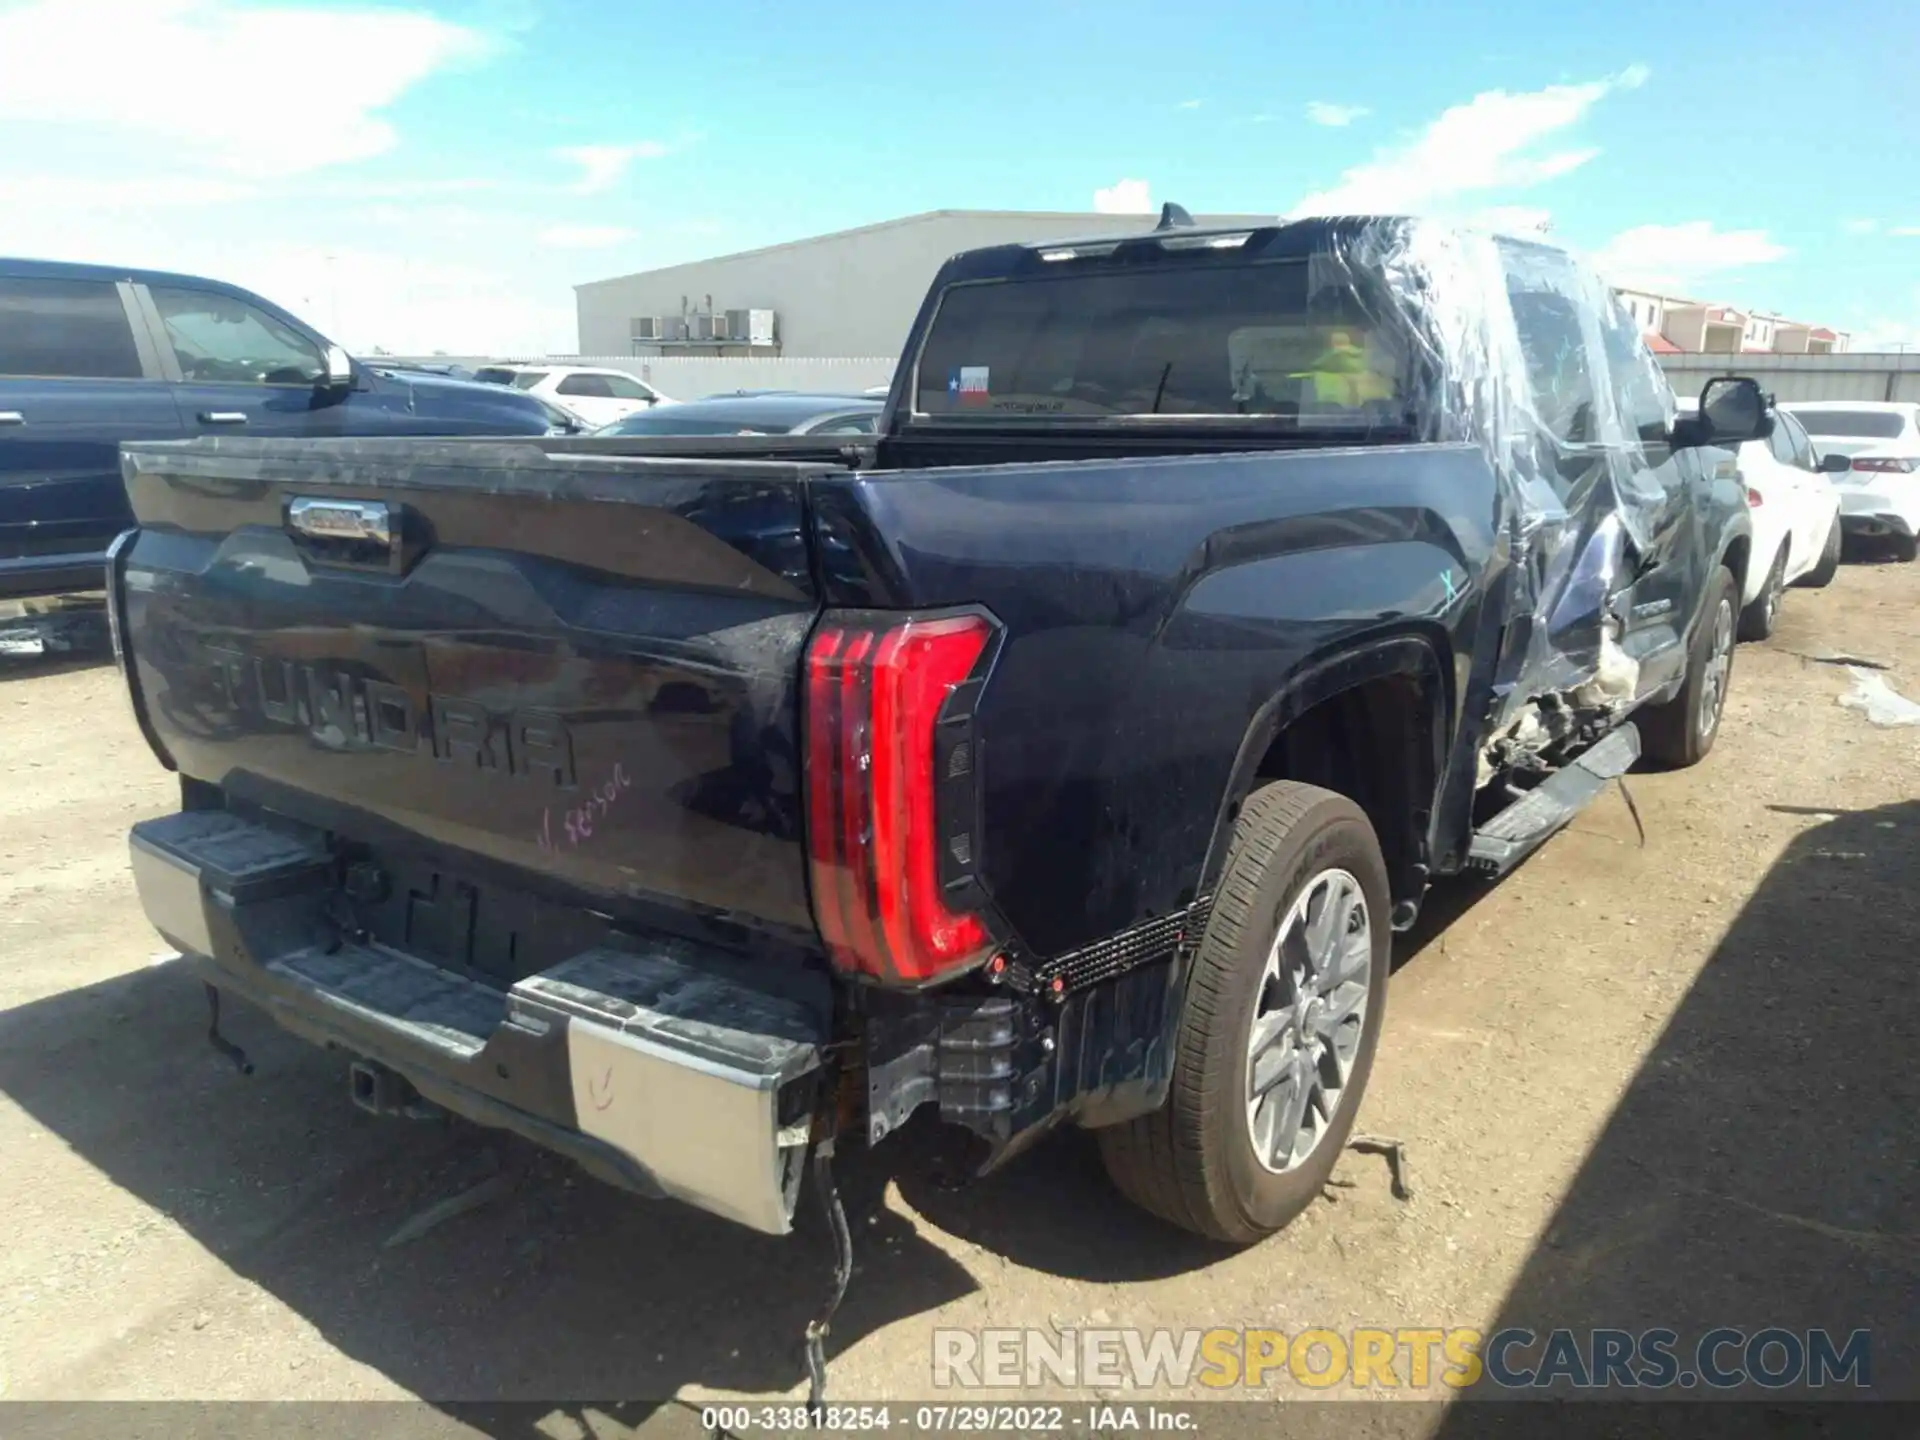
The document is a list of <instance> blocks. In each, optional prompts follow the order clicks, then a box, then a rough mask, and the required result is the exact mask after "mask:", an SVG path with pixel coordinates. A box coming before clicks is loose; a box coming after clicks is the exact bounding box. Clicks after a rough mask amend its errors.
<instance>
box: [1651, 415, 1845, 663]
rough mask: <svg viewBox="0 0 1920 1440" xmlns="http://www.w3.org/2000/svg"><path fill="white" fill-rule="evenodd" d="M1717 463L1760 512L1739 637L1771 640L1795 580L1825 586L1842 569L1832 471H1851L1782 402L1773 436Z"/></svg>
mask: <svg viewBox="0 0 1920 1440" xmlns="http://www.w3.org/2000/svg"><path fill="white" fill-rule="evenodd" d="M1679 405H1680V411H1681V413H1682V414H1683V415H1695V414H1697V413H1698V408H1699V407H1698V402H1697V401H1694V400H1691V399H1688V400H1682V401H1680V402H1679ZM1717 463H1722V464H1730V465H1731V466H1732V467H1733V470H1734V475H1735V478H1736V479H1737V480H1738V481H1739V483H1740V484H1742V485H1743V486H1745V487H1746V492H1747V508H1748V513H1749V514H1750V515H1751V516H1752V518H1753V563H1752V564H1751V565H1749V566H1748V567H1747V575H1746V581H1745V583H1744V584H1743V585H1742V587H1741V594H1740V604H1741V610H1740V638H1741V639H1743V640H1764V639H1766V638H1767V637H1768V636H1769V635H1771V634H1772V633H1773V627H1774V623H1775V622H1776V621H1777V620H1778V619H1779V615H1780V601H1781V598H1782V595H1783V594H1784V592H1785V590H1786V588H1787V587H1788V586H1789V585H1802V584H1804V585H1809V586H1815V587H1818V586H1822V585H1826V584H1829V583H1831V581H1832V580H1833V576H1834V572H1835V571H1837V570H1838V569H1839V568H1840V495H1839V492H1838V491H1836V490H1835V489H1834V487H1833V486H1832V485H1831V484H1829V483H1828V480H1827V476H1828V474H1830V473H1834V472H1838V471H1843V470H1845V468H1846V463H1847V462H1846V459H1845V457H1844V456H1832V457H1829V458H1828V459H1827V460H1826V461H1825V462H1822V461H1821V460H1820V459H1819V458H1818V457H1816V456H1815V454H1814V452H1813V445H1812V443H1811V442H1810V441H1809V440H1808V439H1807V432H1806V431H1805V430H1803V429H1802V428H1801V426H1800V422H1799V421H1797V420H1795V419H1794V418H1793V417H1792V416H1791V415H1789V414H1787V413H1786V412H1785V411H1782V410H1780V409H1778V408H1776V409H1775V410H1774V413H1773V433H1772V434H1770V435H1768V436H1767V437H1766V438H1765V439H1756V440H1749V441H1747V443H1746V444H1744V445H1742V446H1741V447H1740V448H1739V450H1738V451H1736V452H1734V454H1733V456H1732V457H1731V458H1730V459H1728V460H1725V461H1720V462H1717ZM1823 463H1824V465H1825V470H1824V471H1823V470H1822V465H1823Z"/></svg>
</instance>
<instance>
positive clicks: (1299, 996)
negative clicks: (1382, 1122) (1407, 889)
mask: <svg viewBox="0 0 1920 1440" xmlns="http://www.w3.org/2000/svg"><path fill="white" fill-rule="evenodd" d="M1372 975H1373V921H1372V917H1371V915H1370V914H1369V913H1368V910H1367V898H1366V895H1365V893H1364V892H1363V891H1362V890H1361V888H1360V882H1359V881H1358V880H1357V879H1355V878H1354V876H1353V874H1352V873H1351V872H1350V871H1347V870H1340V869H1332V870H1322V871H1321V872H1320V873H1319V874H1317V875H1315V876H1314V877H1313V879H1311V880H1310V881H1308V882H1307V884H1306V886H1305V887H1303V888H1302V890H1301V891H1300V896H1299V898H1298V899H1297V900H1295V901H1294V902H1293V905H1292V907H1291V908H1290V909H1289V910H1288V911H1287V914H1286V918H1285V919H1284V920H1282V921H1281V923H1280V928H1279V931H1278V932H1277V933H1276V934H1275V936H1274V939H1273V945H1272V947H1271V949H1269V951H1268V952H1267V963H1266V966H1265V968H1264V969H1263V971H1262V972H1261V977H1260V991H1259V994H1258V996H1257V997H1256V998H1255V1002H1254V1007H1253V1018H1252V1021H1251V1023H1250V1024H1249V1026H1248V1034H1247V1080H1246V1103H1247V1131H1248V1135H1249V1137H1250V1139H1251V1140H1252V1143H1253V1151H1254V1157H1255V1158H1256V1159H1257V1160H1258V1161H1259V1162H1260V1164H1261V1165H1262V1166H1263V1167H1264V1168H1266V1169H1267V1170H1270V1171H1273V1172H1274V1173H1275V1174H1285V1173H1286V1172H1287V1171H1289V1170H1293V1169H1295V1168H1297V1167H1298V1166H1300V1165H1301V1164H1304V1163H1305V1161H1306V1160H1307V1158H1308V1157H1309V1156H1310V1155H1312V1154H1313V1152H1314V1151H1315V1150H1316V1149H1318V1148H1319V1146H1320V1142H1321V1140H1322V1139H1324V1138H1325V1136H1326V1135H1327V1133H1328V1131H1329V1130H1331V1129H1332V1126H1333V1120H1334V1117H1335V1116H1336V1115H1337V1114H1339V1111H1340V1103H1341V1101H1342V1099H1343V1098H1344V1097H1345V1095H1346V1092H1347V1088H1348V1082H1349V1081H1350V1080H1351V1078H1352V1075H1353V1064H1354V1059H1355V1057H1356V1056H1357V1055H1358V1054H1359V1051H1360V1034H1361V1031H1362V1029H1363V1028H1364V1027H1365V1024H1366V1017H1367V1003H1368V1000H1369V986H1370V985H1371V982H1372Z"/></svg>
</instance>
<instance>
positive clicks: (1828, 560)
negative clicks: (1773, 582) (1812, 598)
mask: <svg viewBox="0 0 1920 1440" xmlns="http://www.w3.org/2000/svg"><path fill="white" fill-rule="evenodd" d="M1839 569H1840V517H1839V516H1838V515H1836V516H1834V517H1833V524H1831V525H1830V526H1828V527H1827V543H1826V544H1825V545H1824V546H1823V547H1821V550H1820V562H1819V563H1818V564H1817V565H1815V566H1814V567H1813V569H1811V570H1809V571H1808V572H1807V573H1806V574H1804V575H1802V576H1801V577H1800V579H1799V581H1798V583H1799V584H1801V585H1805V586H1807V587H1808V588H1810V589H1814V590H1819V589H1821V588H1823V587H1824V586H1827V585H1831V584H1832V583H1833V577H1834V575H1835V573H1836V572H1837V571H1838V570H1839Z"/></svg>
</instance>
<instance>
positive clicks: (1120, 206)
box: [1093, 180, 1153, 215]
mask: <svg viewBox="0 0 1920 1440" xmlns="http://www.w3.org/2000/svg"><path fill="white" fill-rule="evenodd" d="M1093 208H1094V209H1096V210H1098V211H1099V212H1100V213H1101V214H1102V215H1150V214H1152V213H1153V195H1152V192H1151V191H1150V189H1149V187H1148V185H1147V182H1146V181H1144V180H1116V181H1114V182H1113V184H1111V185H1109V186H1107V187H1106V188H1105V189H1104V190H1096V191H1094V192H1093Z"/></svg>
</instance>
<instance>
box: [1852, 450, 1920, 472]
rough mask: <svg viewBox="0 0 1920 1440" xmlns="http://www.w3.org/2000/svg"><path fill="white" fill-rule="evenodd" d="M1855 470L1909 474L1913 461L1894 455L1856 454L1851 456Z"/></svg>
mask: <svg viewBox="0 0 1920 1440" xmlns="http://www.w3.org/2000/svg"><path fill="white" fill-rule="evenodd" d="M1853 468H1854V469H1855V470H1877V471H1879V472H1880V473H1881V474H1883V475H1887V474H1891V475H1911V474H1912V473H1913V472H1914V469H1915V462H1914V461H1912V460H1906V459H1902V458H1901V457H1899V456H1896V455H1856V456H1854V457H1853Z"/></svg>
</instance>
